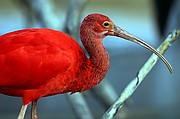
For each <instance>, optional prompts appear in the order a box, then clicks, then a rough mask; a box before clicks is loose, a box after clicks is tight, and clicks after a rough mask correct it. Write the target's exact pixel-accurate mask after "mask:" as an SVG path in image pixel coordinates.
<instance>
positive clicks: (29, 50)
mask: <svg viewBox="0 0 180 119" xmlns="http://www.w3.org/2000/svg"><path fill="white" fill-rule="evenodd" d="M80 53H81V55H82V54H83V55H85V54H84V52H83V50H82V49H81V47H80V46H79V45H78V43H77V42H76V41H74V40H73V39H72V38H71V37H70V36H68V35H66V34H64V33H62V32H59V31H55V30H50V29H25V30H19V31H15V32H11V33H8V34H5V35H3V36H0V87H1V88H2V87H4V88H16V89H32V88H38V87H39V86H41V85H43V84H45V83H46V82H48V81H49V80H52V79H53V78H55V77H56V76H57V75H58V74H59V73H64V72H67V71H68V70H69V69H70V68H73V67H75V65H76V64H77V61H78V60H79V59H78V58H79V57H80V56H79V55H80Z"/></svg>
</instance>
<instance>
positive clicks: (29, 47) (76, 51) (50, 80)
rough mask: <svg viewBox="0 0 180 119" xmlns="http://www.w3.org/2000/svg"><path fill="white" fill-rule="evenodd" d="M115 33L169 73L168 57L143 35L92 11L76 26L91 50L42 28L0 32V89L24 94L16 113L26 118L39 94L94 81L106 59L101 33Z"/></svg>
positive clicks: (105, 69) (104, 67) (80, 88)
mask: <svg viewBox="0 0 180 119" xmlns="http://www.w3.org/2000/svg"><path fill="white" fill-rule="evenodd" d="M108 35H110V36H117V37H122V38H125V39H127V40H130V41H133V42H135V43H138V44H140V45H141V46H143V47H145V48H147V49H149V50H150V51H152V52H154V53H155V54H156V55H158V56H159V57H160V58H161V59H162V61H163V62H164V63H165V64H166V65H167V67H168V68H169V70H170V72H171V73H172V72H173V70H172V67H171V66H170V64H169V63H168V61H167V60H166V59H165V58H164V57H163V56H162V55H161V54H160V53H159V52H157V51H156V50H155V49H154V48H153V47H151V46H150V45H148V44H147V43H145V42H144V41H142V40H141V39H139V38H137V37H135V36H133V35H131V34H130V33H128V32H126V31H125V30H123V29H121V28H119V27H117V26H116V25H115V24H114V23H113V22H112V21H111V20H110V19H109V18H108V17H107V16H104V15H101V14H90V15H88V16H87V17H85V19H84V20H83V22H82V24H81V26H80V38H81V41H82V43H83V45H84V47H85V49H86V50H87V52H88V54H89V58H88V57H87V56H86V55H85V53H84V51H83V49H82V48H81V47H80V45H79V44H78V43H77V42H76V41H75V40H74V39H73V38H71V37H70V36H68V35H67V34H65V33H63V32H60V31H56V30H52V29H46V28H30V29H24V30H18V31H14V32H10V33H7V34H4V35H2V36H0V67H1V68H0V93H2V94H5V95H10V96H17V97H22V100H23V106H22V110H21V112H20V114H19V117H18V118H24V117H23V116H24V113H25V110H26V108H27V106H28V105H29V104H30V103H31V102H34V103H33V109H32V118H34V119H35V118H38V117H37V114H36V102H37V100H38V99H39V98H41V97H45V96H51V95H56V94H62V93H66V92H71V93H75V92H82V91H85V90H88V89H90V88H92V87H94V86H95V85H97V84H98V83H99V82H100V81H101V80H102V79H103V78H104V77H105V75H106V74H107V72H108V69H109V66H110V62H109V57H108V53H107V51H106V50H105V48H104V47H103V45H102V39H103V38H104V37H105V36H108Z"/></svg>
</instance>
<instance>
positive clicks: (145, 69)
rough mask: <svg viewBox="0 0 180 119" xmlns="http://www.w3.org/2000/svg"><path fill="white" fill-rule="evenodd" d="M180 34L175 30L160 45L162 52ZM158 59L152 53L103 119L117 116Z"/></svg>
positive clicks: (179, 31) (159, 49)
mask: <svg viewBox="0 0 180 119" xmlns="http://www.w3.org/2000/svg"><path fill="white" fill-rule="evenodd" d="M179 35H180V30H174V31H173V32H172V33H170V34H169V35H168V37H167V38H166V39H165V41H164V42H163V43H162V44H161V45H160V46H159V48H158V49H157V50H158V51H159V52H160V53H161V54H164V52H165V51H166V50H167V49H168V48H169V47H170V46H171V44H172V43H173V42H174V41H175V40H176V38H177V37H178V36H179ZM158 59H159V58H158V57H157V56H156V55H155V54H152V56H151V57H150V58H149V59H148V61H147V62H146V63H145V64H144V65H143V67H142V68H141V69H140V70H139V72H138V74H137V76H136V77H135V78H134V79H133V80H132V81H131V82H130V83H129V84H128V85H127V86H126V88H125V89H124V91H123V92H122V93H121V95H120V97H119V98H118V100H117V101H116V102H115V103H114V104H113V105H112V106H111V107H110V108H109V109H108V110H107V112H106V113H105V114H104V115H103V117H102V119H112V118H113V117H114V116H115V114H116V113H117V112H118V111H119V109H120V108H121V107H122V106H123V104H124V102H125V101H126V100H127V99H128V98H129V97H130V96H131V95H132V94H133V93H134V91H135V90H136V89H137V87H138V86H139V85H140V83H141V82H142V81H143V80H144V78H145V77H146V75H147V74H148V73H149V72H150V71H151V69H152V68H153V66H154V65H155V64H156V62H157V61H158Z"/></svg>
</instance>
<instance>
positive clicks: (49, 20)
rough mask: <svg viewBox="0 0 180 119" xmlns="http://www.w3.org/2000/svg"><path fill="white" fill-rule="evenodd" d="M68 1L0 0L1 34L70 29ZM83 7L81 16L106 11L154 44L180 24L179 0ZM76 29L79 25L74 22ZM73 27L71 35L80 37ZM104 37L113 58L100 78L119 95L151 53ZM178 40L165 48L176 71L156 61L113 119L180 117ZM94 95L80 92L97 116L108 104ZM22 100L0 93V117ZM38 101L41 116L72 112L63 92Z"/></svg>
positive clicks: (70, 117) (121, 0) (68, 116)
mask: <svg viewBox="0 0 180 119" xmlns="http://www.w3.org/2000/svg"><path fill="white" fill-rule="evenodd" d="M82 1H83V0H82ZM71 2H72V3H73V2H75V0H0V35H2V34H5V33H8V32H10V31H14V30H18V29H23V28H26V27H48V28H53V29H57V30H61V31H62V30H64V31H66V32H67V33H68V30H67V29H64V28H65V27H64V26H65V25H66V23H67V22H66V21H67V19H68V15H69V13H72V12H74V11H75V10H74V9H76V6H74V7H71V8H70V4H71ZM74 5H76V4H74ZM81 7H82V8H83V10H81V11H80V12H81V13H80V21H82V19H83V18H84V17H85V16H86V15H87V14H89V13H101V14H105V15H107V16H109V18H111V19H112V21H114V23H115V24H116V25H118V26H120V27H121V28H123V29H125V30H127V31H128V32H130V33H132V34H133V35H135V36H138V37H140V38H142V39H143V40H145V41H146V42H148V43H149V44H151V45H152V46H154V47H155V48H156V47H158V45H159V44H160V43H161V42H163V40H164V39H165V38H166V36H167V35H168V33H169V32H171V31H172V30H173V29H175V28H180V1H179V0H98V1H97V0H89V1H88V2H87V3H86V4H83V6H81ZM41 10H43V12H42V11H41ZM38 11H39V12H38ZM68 11H69V12H68ZM35 12H36V13H35ZM72 23H73V22H72ZM68 25H69V24H67V26H68ZM70 26H71V24H70ZM72 26H73V24H72ZM72 28H73V27H72ZM70 29H71V28H70ZM71 30H72V29H71ZM75 30H76V31H78V28H77V29H75ZM77 33H78V32H76V35H75V36H77V37H75V38H77V39H76V40H77V41H79V39H78V35H77ZM103 43H104V46H105V48H106V49H107V50H108V52H109V55H110V60H111V67H110V70H109V72H108V75H107V76H106V78H105V79H104V81H103V82H106V83H108V85H110V86H111V87H112V88H113V91H114V92H115V94H116V96H114V97H116V98H117V96H119V95H120V94H121V92H122V91H123V89H124V88H125V86H126V85H127V84H128V82H130V81H131V79H133V78H134V77H135V75H136V73H137V72H138V70H139V69H140V68H141V66H142V65H143V64H144V63H145V62H146V60H147V59H148V58H149V56H150V55H151V54H152V53H151V52H149V51H147V50H146V49H144V48H142V47H140V46H138V45H136V44H134V43H131V42H129V41H125V40H123V39H119V38H115V37H106V38H105V39H104V41H103ZM179 46H180V38H179V39H177V41H176V42H175V43H174V44H173V45H172V47H170V49H168V51H167V52H166V53H165V57H166V58H167V59H168V61H169V62H170V63H171V65H172V66H173V68H174V75H171V74H170V73H169V71H168V69H167V68H166V66H165V65H164V64H163V62H162V61H159V62H158V63H157V65H156V66H155V67H154V68H153V69H152V71H151V72H150V73H149V75H148V76H147V77H146V79H145V80H144V81H143V83H142V84H141V85H140V87H138V89H137V90H136V91H135V93H134V94H133V96H132V97H131V98H130V99H129V100H128V101H127V102H126V108H125V109H124V110H125V111H124V113H122V114H121V116H122V117H116V118H117V119H119V118H123V119H152V118H153V119H180V93H178V92H179V91H180V53H179V51H180V47H179ZM103 82H102V83H103ZM97 90H98V89H97ZM96 96H97V95H94V94H93V91H92V92H90V91H86V92H84V93H83V97H84V98H85V100H86V103H87V105H88V107H89V110H90V112H91V114H92V115H93V117H94V118H95V119H98V118H100V117H101V116H102V115H103V114H104V112H105V111H106V110H107V109H108V107H105V106H103V104H102V103H101V99H97V98H98V97H96ZM109 96H110V97H111V94H109ZM21 104H22V102H21V99H20V98H16V97H9V96H5V95H2V94H0V119H5V118H7V119H11V118H12V119H13V118H16V117H17V115H18V112H19V110H20V107H21ZM38 104H39V107H38V112H39V117H40V118H42V119H46V118H47V119H56V118H61V119H75V118H76V116H75V114H74V113H73V110H72V109H71V105H70V104H69V101H68V99H67V97H66V95H56V96H52V97H47V98H42V99H40V100H39V102H38ZM109 106H110V105H109ZM29 114H30V108H28V111H27V114H26V118H29ZM123 114H124V115H123ZM123 116H124V117H123Z"/></svg>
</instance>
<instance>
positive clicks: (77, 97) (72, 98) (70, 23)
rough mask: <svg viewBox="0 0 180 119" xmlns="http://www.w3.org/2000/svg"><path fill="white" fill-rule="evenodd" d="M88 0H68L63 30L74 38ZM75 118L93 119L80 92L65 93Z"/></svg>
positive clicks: (77, 34)
mask: <svg viewBox="0 0 180 119" xmlns="http://www.w3.org/2000/svg"><path fill="white" fill-rule="evenodd" d="M87 2H88V0H70V1H69V7H68V10H67V14H66V20H65V21H66V22H65V26H64V31H65V32H66V33H67V34H69V35H70V36H72V37H73V38H74V39H76V40H78V39H79V25H80V18H81V14H82V11H83V9H84V7H85V5H86V4H87ZM66 97H67V99H68V100H69V102H70V104H71V106H72V107H73V108H72V109H73V111H74V113H75V115H76V117H77V119H93V116H92V115H91V112H90V110H89V108H88V106H87V103H86V101H85V99H84V97H83V96H82V95H81V94H80V93H76V94H73V95H69V94H67V95H66Z"/></svg>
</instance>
